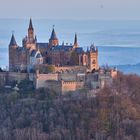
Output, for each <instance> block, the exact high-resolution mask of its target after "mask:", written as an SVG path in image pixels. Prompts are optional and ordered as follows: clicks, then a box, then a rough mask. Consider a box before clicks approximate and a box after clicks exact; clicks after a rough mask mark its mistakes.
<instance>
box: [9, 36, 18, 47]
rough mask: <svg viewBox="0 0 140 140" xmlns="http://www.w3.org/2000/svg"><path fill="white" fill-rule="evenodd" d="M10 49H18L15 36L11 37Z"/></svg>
mask: <svg viewBox="0 0 140 140" xmlns="http://www.w3.org/2000/svg"><path fill="white" fill-rule="evenodd" d="M9 47H12V48H17V47H18V45H17V42H16V40H15V36H14V34H12V37H11V40H10V43H9Z"/></svg>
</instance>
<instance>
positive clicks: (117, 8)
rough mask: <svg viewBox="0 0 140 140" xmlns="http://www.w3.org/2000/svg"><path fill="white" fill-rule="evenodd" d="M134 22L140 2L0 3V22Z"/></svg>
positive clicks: (20, 0)
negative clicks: (30, 20)
mask: <svg viewBox="0 0 140 140" xmlns="http://www.w3.org/2000/svg"><path fill="white" fill-rule="evenodd" d="M30 16H31V17H33V18H52V19H56V18H58V19H59V18H61V19H138V20H140V0H0V18H29V17H30Z"/></svg>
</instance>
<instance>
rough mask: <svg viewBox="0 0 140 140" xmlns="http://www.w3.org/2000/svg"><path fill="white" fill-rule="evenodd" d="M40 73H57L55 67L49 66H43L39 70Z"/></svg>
mask: <svg viewBox="0 0 140 140" xmlns="http://www.w3.org/2000/svg"><path fill="white" fill-rule="evenodd" d="M39 71H40V73H44V74H47V73H53V72H54V71H55V66H53V65H48V66H42V67H40V68H39Z"/></svg>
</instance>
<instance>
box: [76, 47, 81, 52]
mask: <svg viewBox="0 0 140 140" xmlns="http://www.w3.org/2000/svg"><path fill="white" fill-rule="evenodd" d="M75 51H76V52H77V53H83V48H82V47H79V48H75Z"/></svg>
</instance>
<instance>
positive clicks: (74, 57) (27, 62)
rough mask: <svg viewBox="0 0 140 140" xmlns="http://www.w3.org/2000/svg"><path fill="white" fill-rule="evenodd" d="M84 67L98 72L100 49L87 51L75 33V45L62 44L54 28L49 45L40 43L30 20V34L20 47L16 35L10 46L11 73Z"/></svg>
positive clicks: (95, 48) (93, 47) (92, 47)
mask: <svg viewBox="0 0 140 140" xmlns="http://www.w3.org/2000/svg"><path fill="white" fill-rule="evenodd" d="M41 64H42V65H54V66H57V67H59V66H61V67H64V66H84V67H86V68H87V69H88V70H89V71H92V70H98V68H99V66H98V48H97V47H95V46H94V45H91V46H90V48H89V49H88V48H87V50H86V51H84V50H83V48H82V47H80V46H79V45H78V40H77V34H76V33H75V38H74V43H73V44H70V45H68V44H64V43H62V44H60V43H59V39H58V37H57V35H56V32H55V29H54V26H53V29H52V33H51V36H50V39H49V41H48V42H47V43H42V42H41V43H40V42H38V40H37V37H36V35H35V32H34V27H33V23H32V19H31V18H30V22H29V27H28V34H27V36H26V37H25V38H24V39H23V40H22V47H20V46H18V44H17V42H16V40H15V36H14V34H12V37H11V41H10V44H9V71H11V72H18V71H27V72H31V71H32V70H33V69H34V68H35V66H36V65H41Z"/></svg>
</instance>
